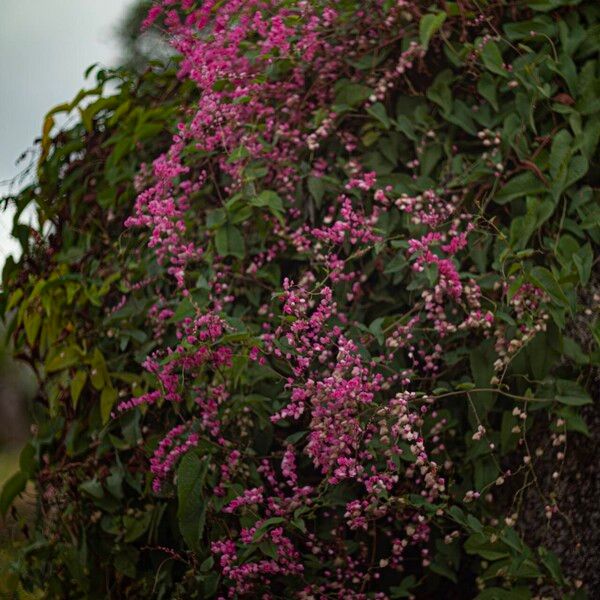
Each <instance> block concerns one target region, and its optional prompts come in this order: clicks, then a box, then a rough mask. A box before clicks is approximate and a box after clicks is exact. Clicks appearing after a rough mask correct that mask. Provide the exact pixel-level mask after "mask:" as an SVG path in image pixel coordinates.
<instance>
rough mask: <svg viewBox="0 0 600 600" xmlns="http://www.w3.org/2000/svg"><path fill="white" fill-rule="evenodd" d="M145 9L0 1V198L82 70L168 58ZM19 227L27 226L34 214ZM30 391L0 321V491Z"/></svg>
mask: <svg viewBox="0 0 600 600" xmlns="http://www.w3.org/2000/svg"><path fill="white" fill-rule="evenodd" d="M150 5H151V1H149V0H101V1H98V0H2V19H1V20H0V198H5V197H6V196H7V195H10V194H14V193H15V192H17V191H18V190H19V189H20V188H21V187H23V186H24V185H25V184H26V183H28V182H30V181H31V177H32V173H33V172H34V169H32V166H33V165H35V160H36V149H35V147H34V140H35V139H36V138H37V137H39V136H40V134H41V127H42V121H43V118H44V116H45V114H46V113H47V112H48V111H49V110H50V109H51V108H52V107H53V106H55V105H57V104H60V103H63V102H65V101H70V100H72V99H73V97H74V96H75V95H76V94H77V92H78V91H79V90H80V89H81V88H90V87H93V86H94V76H93V75H92V76H91V77H90V78H89V79H87V80H86V79H85V77H84V73H85V71H86V69H87V68H88V67H89V66H91V65H93V64H98V65H99V66H101V67H115V66H119V65H125V66H128V67H130V68H134V69H137V70H143V69H144V68H146V66H147V64H148V61H149V60H150V59H152V58H160V57H164V56H166V55H168V53H169V50H168V45H167V43H166V41H165V40H164V38H163V37H162V35H161V33H160V32H159V31H158V30H155V29H151V30H149V31H148V32H145V33H144V34H141V32H140V26H141V22H142V20H143V19H144V17H145V16H146V14H147V11H148V7H149V6H150ZM71 118H73V117H71ZM62 124H64V122H63V123H62ZM58 125H59V127H60V125H61V122H59V123H58ZM0 208H1V209H3V210H0V272H1V269H2V268H3V266H4V262H5V260H6V257H7V256H8V255H13V256H14V257H15V259H16V258H17V257H18V253H19V246H18V244H17V242H16V241H15V240H14V239H13V238H12V237H11V235H10V231H11V226H12V220H13V216H14V211H12V210H11V208H10V204H8V206H7V205H6V202H1V201H0ZM20 220H21V222H26V223H31V222H32V220H33V211H29V212H28V211H25V213H24V214H23V215H22V217H21V219H20ZM0 285H1V284H0ZM35 392H36V384H35V381H34V378H33V375H32V374H31V373H30V372H29V371H28V370H27V369H26V368H25V367H24V366H23V365H22V364H19V363H18V362H15V361H13V360H11V359H10V348H8V347H7V346H6V341H5V335H4V324H3V323H1V322H0V487H1V486H2V483H3V481H5V480H6V478H7V477H8V476H9V475H10V474H11V473H12V472H13V471H14V469H15V468H16V465H17V462H18V450H19V449H20V447H21V446H22V445H23V442H24V440H25V439H26V437H27V435H28V427H29V426H28V421H27V417H26V411H25V406H26V403H27V399H28V398H31V397H33V395H34V394H35Z"/></svg>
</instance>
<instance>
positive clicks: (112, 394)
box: [100, 385, 118, 424]
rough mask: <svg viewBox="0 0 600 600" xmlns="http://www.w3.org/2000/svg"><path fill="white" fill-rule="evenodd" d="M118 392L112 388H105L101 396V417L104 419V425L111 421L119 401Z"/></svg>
mask: <svg viewBox="0 0 600 600" xmlns="http://www.w3.org/2000/svg"><path fill="white" fill-rule="evenodd" d="M117 395H118V394H117V390H116V389H115V388H114V387H112V386H109V385H107V386H105V387H104V388H103V389H102V393H101V394H100V415H101V417H102V423H103V424H106V423H108V421H109V419H110V413H111V411H112V408H113V406H114V405H115V402H116V400H117Z"/></svg>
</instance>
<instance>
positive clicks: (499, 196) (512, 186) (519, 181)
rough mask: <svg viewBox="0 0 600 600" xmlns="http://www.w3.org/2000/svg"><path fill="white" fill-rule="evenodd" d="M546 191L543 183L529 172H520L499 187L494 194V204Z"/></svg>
mask: <svg viewBox="0 0 600 600" xmlns="http://www.w3.org/2000/svg"><path fill="white" fill-rule="evenodd" d="M545 191H546V187H545V186H544V184H543V183H542V182H541V181H540V180H539V179H538V178H537V177H536V176H535V175H534V174H533V173H532V172H531V171H527V172H525V173H520V174H519V175H517V176H515V177H513V178H512V179H510V180H509V181H508V182H507V183H505V184H504V185H503V186H501V187H500V189H499V191H498V192H497V193H496V194H495V195H494V202H495V203H496V204H506V203H507V202H511V201H512V200H515V199H516V198H522V197H523V196H535V195H537V194H542V193H543V192H545Z"/></svg>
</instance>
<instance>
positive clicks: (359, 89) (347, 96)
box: [334, 82, 373, 107]
mask: <svg viewBox="0 0 600 600" xmlns="http://www.w3.org/2000/svg"><path fill="white" fill-rule="evenodd" d="M372 93H373V90H371V88H369V87H367V86H366V85H362V84H360V83H350V82H344V83H343V84H342V85H340V86H339V87H338V89H337V93H336V96H335V102H334V104H345V105H347V106H350V107H355V106H359V105H360V104H362V103H363V102H364V101H365V100H367V98H368V97H369V96H370V95H371V94H372Z"/></svg>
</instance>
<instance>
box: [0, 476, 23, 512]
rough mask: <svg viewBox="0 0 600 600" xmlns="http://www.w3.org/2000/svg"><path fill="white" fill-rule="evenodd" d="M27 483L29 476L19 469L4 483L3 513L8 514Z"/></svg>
mask: <svg viewBox="0 0 600 600" xmlns="http://www.w3.org/2000/svg"><path fill="white" fill-rule="evenodd" d="M26 485H27V477H26V476H25V475H24V474H23V473H22V472H21V471H17V472H16V473H15V474H14V475H13V476H12V477H11V478H10V479H8V480H7V481H6V482H5V483H4V485H3V486H2V493H1V494H0V513H2V515H6V513H7V512H8V509H9V508H10V506H11V504H12V503H13V500H14V499H15V498H16V497H17V496H18V495H19V494H20V493H21V492H22V491H24V490H25V486H26Z"/></svg>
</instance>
